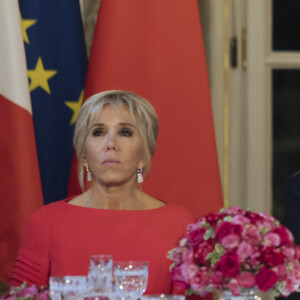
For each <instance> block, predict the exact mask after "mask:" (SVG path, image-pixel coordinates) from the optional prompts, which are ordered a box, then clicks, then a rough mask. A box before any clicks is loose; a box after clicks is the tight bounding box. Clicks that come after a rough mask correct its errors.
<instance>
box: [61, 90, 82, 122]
mask: <svg viewBox="0 0 300 300" xmlns="http://www.w3.org/2000/svg"><path fill="white" fill-rule="evenodd" d="M82 101H83V90H82V91H81V93H80V96H79V99H78V100H77V101H65V104H66V105H67V106H68V107H69V108H71V109H72V110H73V116H72V119H71V122H70V125H73V124H74V123H75V122H76V120H77V117H78V113H79V109H80V107H81V105H82Z"/></svg>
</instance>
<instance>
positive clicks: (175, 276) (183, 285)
mask: <svg viewBox="0 0 300 300" xmlns="http://www.w3.org/2000/svg"><path fill="white" fill-rule="evenodd" d="M171 277H172V280H173V282H174V284H175V285H176V286H178V287H179V288H180V289H183V290H186V289H188V288H189V284H188V283H187V282H185V280H184V277H183V275H182V272H181V268H180V266H177V267H174V268H173V269H172V271H171Z"/></svg>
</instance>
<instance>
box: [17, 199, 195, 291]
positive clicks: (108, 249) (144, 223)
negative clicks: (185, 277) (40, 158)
mask: <svg viewBox="0 0 300 300" xmlns="http://www.w3.org/2000/svg"><path fill="white" fill-rule="evenodd" d="M68 200H70V199H66V200H62V201H58V202H55V203H52V204H49V205H46V206H44V207H42V208H41V209H40V210H38V211H37V212H36V213H35V214H33V216H32V217H31V219H30V220H29V224H28V226H27V229H26V231H25V234H24V237H23V241H22V244H21V248H20V250H19V252H18V255H17V258H16V262H15V266H14V270H13V273H12V276H11V284H12V285H20V284H21V283H22V282H23V281H27V283H28V284H37V285H46V284H48V280H49V276H60V275H86V274H87V271H88V266H89V260H90V255H92V254H112V255H113V259H114V260H146V261H149V279H148V287H147V291H146V293H148V294H160V293H169V292H170V289H171V277H170V273H169V266H170V264H171V262H170V260H169V259H167V257H166V255H167V253H168V251H169V250H171V249H172V248H173V247H174V246H175V244H176V243H177V241H178V240H179V238H180V237H181V236H182V235H183V234H184V233H185V231H186V226H187V224H188V223H191V222H192V221H193V218H192V216H191V214H190V213H189V212H188V211H187V210H185V209H184V208H182V207H180V206H178V205H176V204H167V205H165V206H163V207H160V208H156V209H150V210H109V209H96V208H86V207H81V206H76V205H72V204H69V203H68Z"/></svg>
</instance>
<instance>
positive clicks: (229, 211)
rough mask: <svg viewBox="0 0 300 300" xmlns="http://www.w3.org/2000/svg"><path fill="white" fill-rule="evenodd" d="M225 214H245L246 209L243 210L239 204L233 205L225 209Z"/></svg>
mask: <svg viewBox="0 0 300 300" xmlns="http://www.w3.org/2000/svg"><path fill="white" fill-rule="evenodd" d="M224 214H227V215H234V216H235V215H243V214H244V210H242V209H241V208H240V207H238V206H232V207H228V208H226V209H224Z"/></svg>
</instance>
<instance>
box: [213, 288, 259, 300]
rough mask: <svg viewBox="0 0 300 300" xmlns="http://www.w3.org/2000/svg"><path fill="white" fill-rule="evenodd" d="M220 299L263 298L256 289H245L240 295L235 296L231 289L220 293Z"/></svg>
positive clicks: (247, 299)
mask: <svg viewBox="0 0 300 300" xmlns="http://www.w3.org/2000/svg"><path fill="white" fill-rule="evenodd" d="M218 300H261V297H260V296H258V295H257V292H256V290H255V289H245V290H243V291H242V292H241V294H240V295H239V296H235V295H233V294H232V293H231V291H230V290H226V291H224V292H222V293H220V296H219V298H218Z"/></svg>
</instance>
